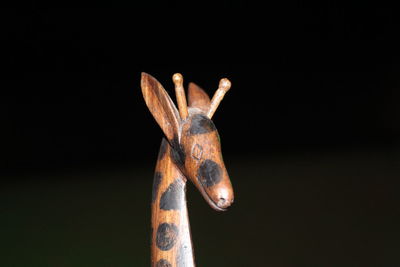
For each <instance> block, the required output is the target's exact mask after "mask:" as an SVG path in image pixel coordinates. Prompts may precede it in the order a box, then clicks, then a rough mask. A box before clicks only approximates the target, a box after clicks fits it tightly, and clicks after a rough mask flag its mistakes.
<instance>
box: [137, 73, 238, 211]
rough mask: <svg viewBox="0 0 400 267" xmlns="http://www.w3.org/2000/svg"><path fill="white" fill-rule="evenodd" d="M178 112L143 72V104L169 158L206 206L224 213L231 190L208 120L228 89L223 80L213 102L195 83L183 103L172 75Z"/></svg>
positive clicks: (180, 82) (176, 77)
mask: <svg viewBox="0 0 400 267" xmlns="http://www.w3.org/2000/svg"><path fill="white" fill-rule="evenodd" d="M173 81H174V83H175V91H176V95H177V103H178V107H179V111H178V109H177V108H176V107H175V104H174V103H173V101H172V100H171V98H170V97H169V95H168V93H167V92H166V91H165V89H164V88H163V87H162V85H161V84H160V83H159V82H158V81H157V80H156V79H155V78H154V77H152V76H151V75H149V74H147V73H142V80H141V87H142V92H143V96H144V99H145V102H146V104H147V106H148V108H149V110H150V112H151V113H152V115H153V117H154V118H155V120H156V121H157V123H158V124H159V125H160V127H161V129H162V131H163V132H164V135H165V137H166V138H167V140H168V142H169V144H170V145H171V148H172V149H171V155H170V156H171V159H172V161H173V163H174V164H175V165H176V166H177V167H178V168H179V169H180V171H181V172H182V174H183V175H184V176H185V177H186V178H187V179H189V180H190V181H192V183H193V184H194V185H195V186H196V187H197V189H198V190H199V191H200V192H201V194H202V195H203V197H204V199H205V200H206V201H207V203H208V204H209V205H210V206H211V207H212V208H214V209H215V210H218V211H223V210H225V209H226V208H227V207H229V206H230V205H231V204H232V202H233V189H232V185H231V182H230V179H229V176H228V173H227V171H226V168H225V165H224V162H223V159H222V153H221V144H220V138H219V135H218V131H217V129H216V127H215V125H214V123H213V121H212V120H211V118H212V115H213V114H214V112H215V111H216V109H217V107H218V105H219V102H220V101H221V100H222V98H223V96H224V94H225V93H226V92H227V91H228V90H229V88H230V82H229V81H228V80H227V79H222V80H221V82H220V84H219V88H218V90H217V92H216V93H215V95H214V97H213V98H212V100H210V98H209V97H208V95H207V94H206V93H205V92H204V91H203V90H202V89H201V88H200V87H198V86H197V85H195V84H194V83H190V84H189V94H188V95H189V98H188V99H189V101H188V102H189V105H187V103H186V97H185V92H184V89H183V78H182V76H181V75H180V74H174V76H173Z"/></svg>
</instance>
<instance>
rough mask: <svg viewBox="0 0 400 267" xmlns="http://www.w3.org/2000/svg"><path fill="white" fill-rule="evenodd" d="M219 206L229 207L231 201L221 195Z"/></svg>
mask: <svg viewBox="0 0 400 267" xmlns="http://www.w3.org/2000/svg"><path fill="white" fill-rule="evenodd" d="M217 206H218V207H220V208H227V207H229V206H230V203H229V201H227V200H226V199H225V198H223V197H221V198H220V199H219V200H218V203H217Z"/></svg>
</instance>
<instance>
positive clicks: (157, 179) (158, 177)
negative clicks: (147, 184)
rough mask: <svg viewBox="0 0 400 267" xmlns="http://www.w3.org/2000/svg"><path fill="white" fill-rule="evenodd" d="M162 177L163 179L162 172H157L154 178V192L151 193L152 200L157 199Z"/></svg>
mask: <svg viewBox="0 0 400 267" xmlns="http://www.w3.org/2000/svg"><path fill="white" fill-rule="evenodd" d="M161 179H162V173H161V172H155V173H154V179H153V192H152V194H151V202H154V201H155V200H156V197H157V193H158V188H159V187H160V183H161Z"/></svg>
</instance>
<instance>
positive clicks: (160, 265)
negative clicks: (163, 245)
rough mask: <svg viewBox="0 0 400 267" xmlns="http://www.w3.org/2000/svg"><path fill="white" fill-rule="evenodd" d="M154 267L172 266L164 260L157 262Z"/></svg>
mask: <svg viewBox="0 0 400 267" xmlns="http://www.w3.org/2000/svg"><path fill="white" fill-rule="evenodd" d="M156 267H172V264H171V263H169V261H167V260H166V259H161V260H159V261H157V263H156Z"/></svg>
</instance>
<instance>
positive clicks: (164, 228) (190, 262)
mask: <svg viewBox="0 0 400 267" xmlns="http://www.w3.org/2000/svg"><path fill="white" fill-rule="evenodd" d="M172 153H173V150H172V148H171V146H170V145H169V143H168V142H167V141H166V139H165V138H163V140H162V142H161V147H160V152H159V154H158V161H157V165H156V172H155V175H154V181H153V195H152V216H151V225H152V238H151V239H152V244H151V260H152V266H153V267H165V266H168V267H172V266H173V267H194V257H193V250H192V241H191V235H190V226H189V219H188V212H187V207H186V178H185V177H184V176H183V175H182V173H181V172H180V171H179V169H178V168H177V166H176V165H175V163H174V162H173V160H172V158H171V155H172Z"/></svg>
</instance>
